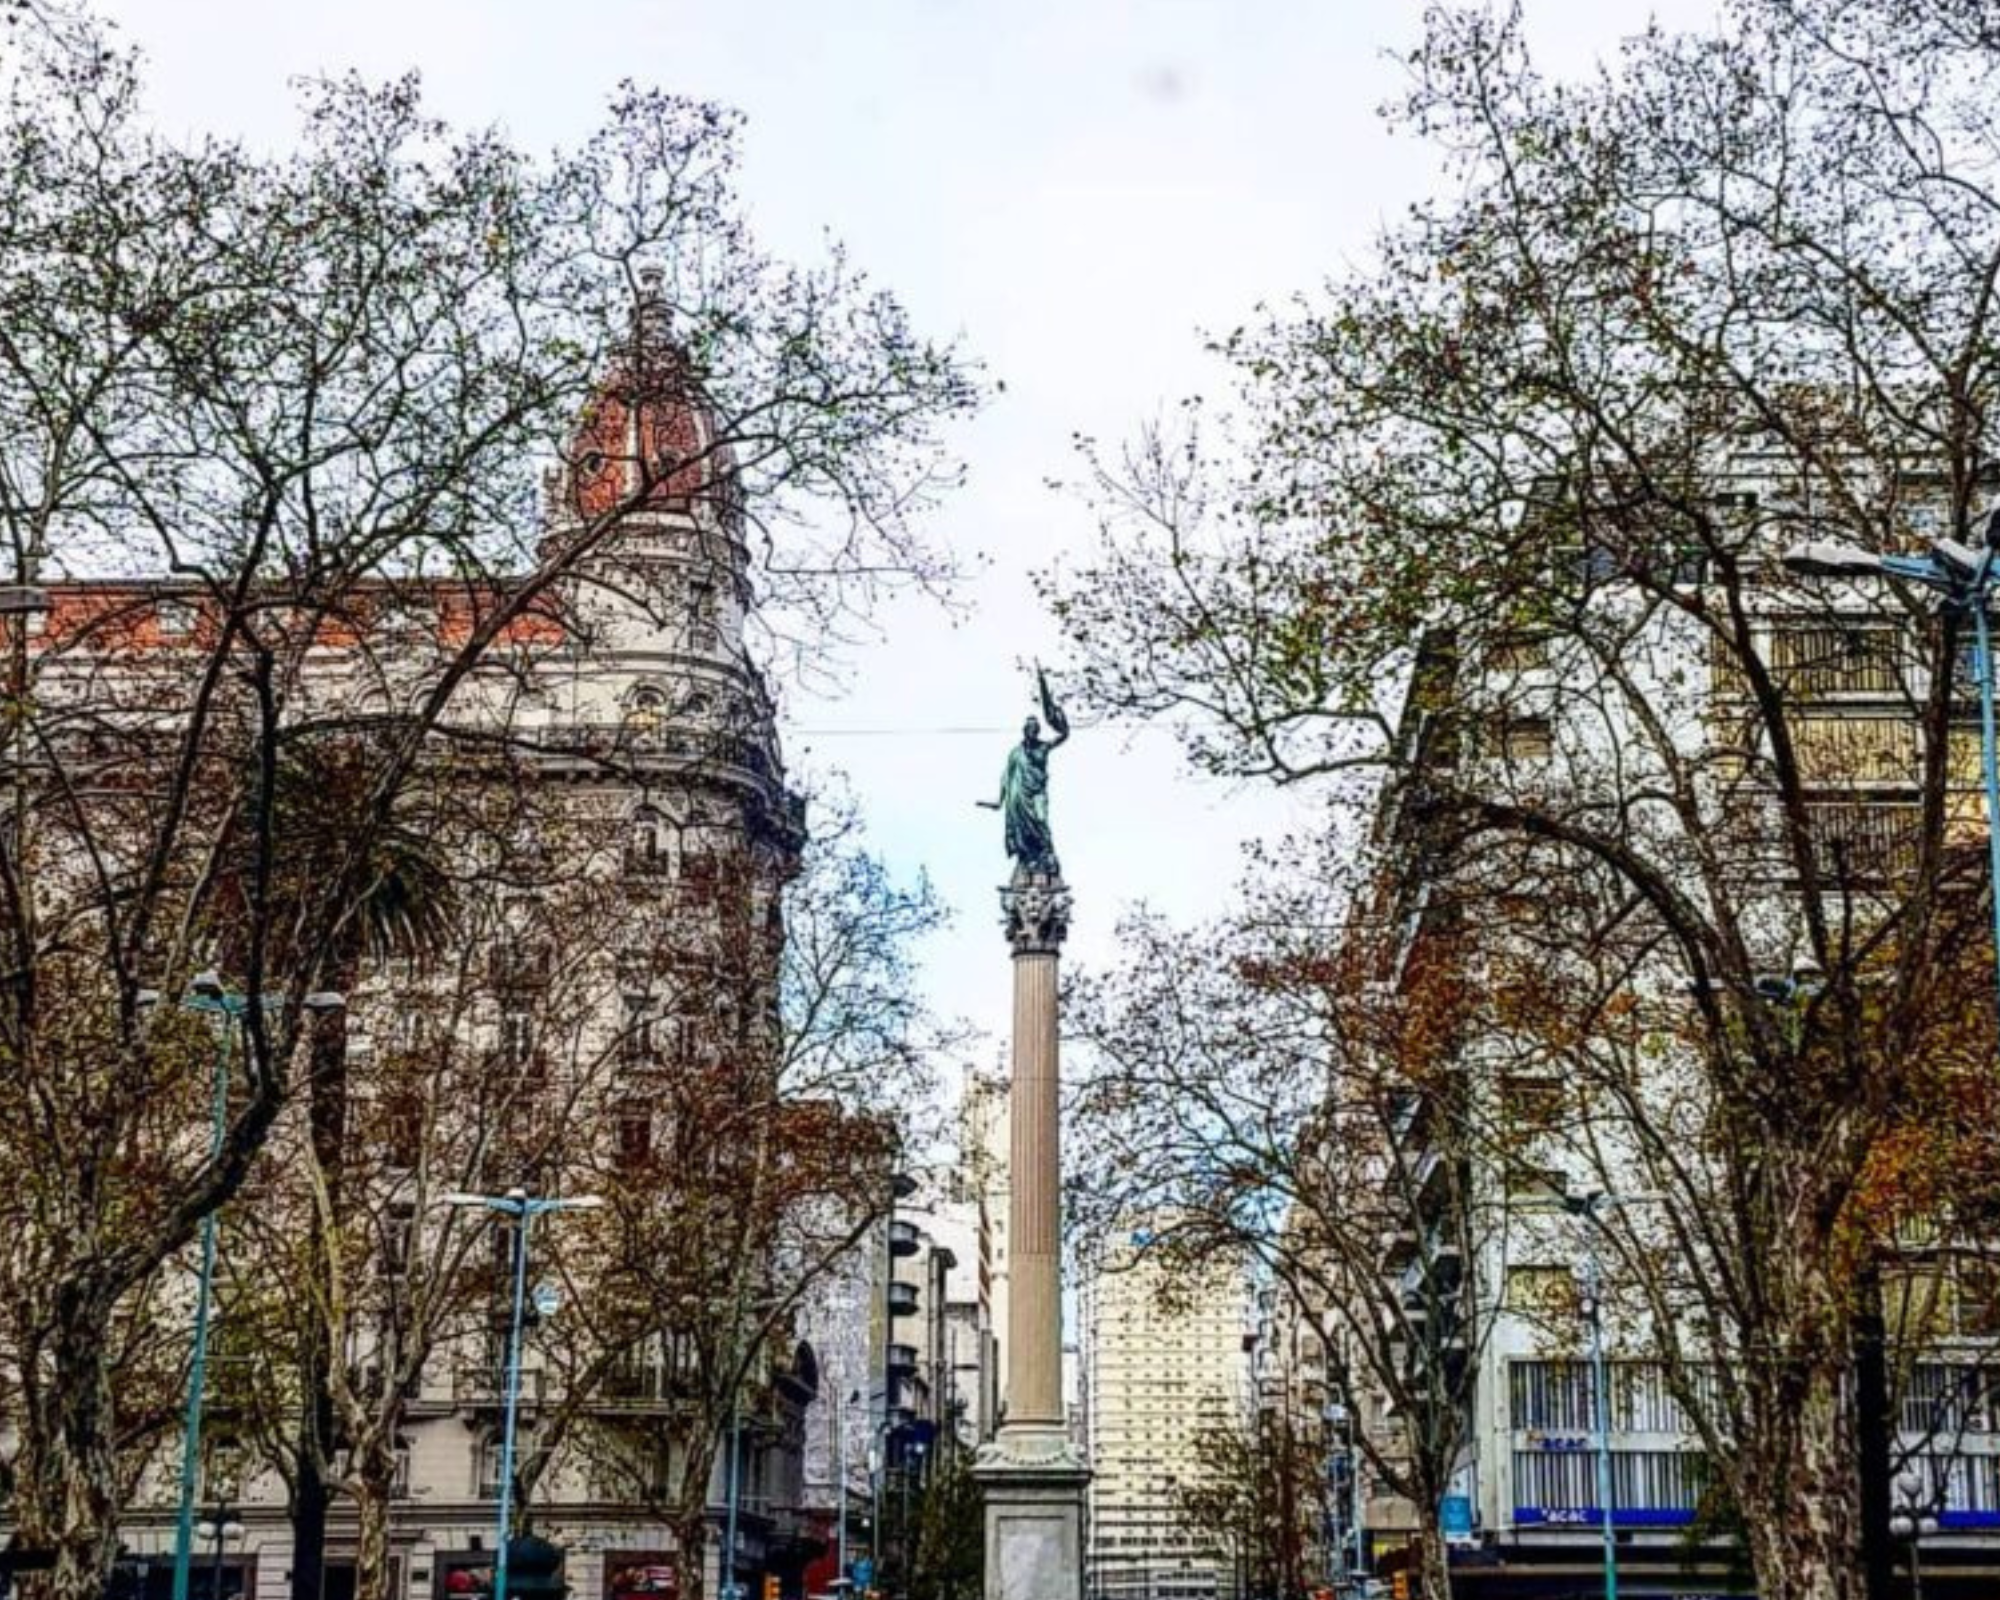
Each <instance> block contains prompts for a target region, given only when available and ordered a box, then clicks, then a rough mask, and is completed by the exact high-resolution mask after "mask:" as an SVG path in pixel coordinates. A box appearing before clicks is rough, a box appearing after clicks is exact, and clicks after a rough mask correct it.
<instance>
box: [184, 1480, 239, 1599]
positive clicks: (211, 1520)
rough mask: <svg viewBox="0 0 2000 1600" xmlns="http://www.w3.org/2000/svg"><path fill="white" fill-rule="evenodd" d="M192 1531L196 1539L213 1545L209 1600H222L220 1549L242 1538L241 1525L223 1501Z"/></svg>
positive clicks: (227, 1504)
mask: <svg viewBox="0 0 2000 1600" xmlns="http://www.w3.org/2000/svg"><path fill="white" fill-rule="evenodd" d="M194 1531H195V1535H196V1537H197V1538H201V1539H206V1540H210V1541H212V1542H213V1543H214V1546H215V1560H214V1563H213V1565H212V1566H211V1567H210V1572H211V1577H210V1579H209V1590H208V1592H209V1600H222V1547H223V1546H224V1545H225V1544H227V1543H228V1542H229V1541H230V1540H231V1539H240V1538H242V1537H243V1524H242V1523H240V1522H238V1521H237V1520H236V1518H235V1516H234V1514H233V1513H232V1512H231V1511H230V1509H229V1503H228V1502H227V1501H223V1502H221V1503H220V1504H218V1505H217V1506H216V1508H215V1509H214V1510H213V1511H212V1512H210V1513H209V1514H208V1515H207V1516H206V1517H204V1518H203V1519H202V1520H201V1521H200V1522H198V1523H196V1524H195V1529H194Z"/></svg>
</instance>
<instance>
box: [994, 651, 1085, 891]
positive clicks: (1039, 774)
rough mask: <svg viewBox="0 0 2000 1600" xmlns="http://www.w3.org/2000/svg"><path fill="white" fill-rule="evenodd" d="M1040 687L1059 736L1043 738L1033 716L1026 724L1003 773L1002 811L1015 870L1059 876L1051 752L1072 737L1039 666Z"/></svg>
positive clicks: (1037, 679)
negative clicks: (1051, 804) (1051, 812)
mask: <svg viewBox="0 0 2000 1600" xmlns="http://www.w3.org/2000/svg"><path fill="white" fill-rule="evenodd" d="M1035 687H1036V689H1037V691H1038V692H1039V695H1040V698H1041V702H1042V715H1043V716H1045V717H1047V718H1048V719H1049V726H1050V727H1051V728H1052V729H1054V730H1055V735H1056V736H1055V738H1054V739H1053V740H1045V739H1043V738H1042V726H1041V724H1040V723H1039V722H1037V721H1036V720H1035V719H1034V718H1033V717H1030V718H1028V720H1027V722H1026V723H1025V724H1023V725H1022V728H1021V742H1020V743H1019V744H1018V745H1016V746H1015V747H1014V749H1013V750H1012V751H1011V752H1010V753H1009V754H1008V756H1007V770H1006V771H1005V772H1003V773H1002V774H1001V776H1000V813H1001V821H1002V822H1003V823H1004V824H1005V827H1006V836H1007V854H1008V855H1009V856H1011V857H1013V860H1014V872H1015V875H1016V876H1017V877H1018V876H1020V875H1022V874H1027V875H1030V876H1042V877H1050V878H1055V877H1060V876H1061V875H1062V865H1061V863H1060V862H1058V861H1057V859H1056V844H1055V836H1054V834H1053V833H1051V831H1050V829H1049V752H1050V751H1051V750H1053V749H1055V748H1056V746H1057V745H1060V744H1061V743H1062V742H1063V741H1064V740H1066V739H1067V738H1069V718H1068V717H1066V716H1064V715H1063V710H1062V707H1061V706H1059V705H1057V704H1056V698H1055V696H1054V695H1053V694H1051V693H1050V692H1049V680H1048V676H1047V674H1046V673H1044V672H1043V671H1042V670H1041V668H1040V667H1037V668H1036V669H1035Z"/></svg>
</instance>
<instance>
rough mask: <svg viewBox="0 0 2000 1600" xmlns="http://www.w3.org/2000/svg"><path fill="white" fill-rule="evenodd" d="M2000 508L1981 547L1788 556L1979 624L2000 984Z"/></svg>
mask: <svg viewBox="0 0 2000 1600" xmlns="http://www.w3.org/2000/svg"><path fill="white" fill-rule="evenodd" d="M1996 554H2000V510H1994V511H1991V512H1989V513H1988V514H1987V517H1986V530H1985V534H1984V537H1983V538H1982V540H1981V548H1980V549H1978V550H1973V549H1970V548H1968V547H1967V546H1965V545H1962V544H1960V543H1959V542H1958V541H1957V540H1956V539H1938V540H1935V541H1933V542H1932V544H1931V547H1930V550H1929V551H1928V552H1927V553H1926V554H1924V555H1920V556H1883V555H1876V554H1875V553H1874V552H1873V551H1872V550H1863V549H1861V548H1860V547H1859V546H1856V545H1850V544H1841V543H1839V542H1837V541H1830V540H1816V541H1810V542H1808V543H1806V544H1802V545H1798V546H1796V547H1794V548H1793V549H1790V550H1787V551H1786V552H1785V566H1786V568H1787V570H1789V571H1792V572H1796V573H1798V574H1800V575H1801V576H1802V577H1808V578H1901V579H1903V580H1904V581H1905V582H1908V583H1917V584H1921V585H1923V587H1925V588H1926V589H1929V590H1931V591H1932V592H1933V593H1936V594H1938V595H1941V596H1942V597H1943V601H1944V606H1945V609H1946V610H1948V611H1954V612H1957V613H1959V614H1961V615H1964V616H1969V617H1971V618H1972V638H1973V652H1974V653H1973V661H1972V670H1973V674H1974V676H1975V677H1977V678H1978V679H1979V754H1980V765H1981V768H1982V770H1983V774H1984V777H1985V780H1986V848H1987V855H1988V860H1989V863H1990V867H1991V871H1992V874H1993V938H1994V953H1995V957H1996V960H1995V964H1994V977H1995V982H1996V984H1997V985H2000V755H1996V747H1995V740H1994V714H1993V692H1994V691H1993V626H1992V619H1991V618H1990V617H1989V616H1988V615H1987V606H1988V604H1989V602H1990V600H1991V596H1992V594H1993V591H1994V589H1995V587H1996V586H2000V571H1996V570H1995V567H1994V557H1995V556H1996Z"/></svg>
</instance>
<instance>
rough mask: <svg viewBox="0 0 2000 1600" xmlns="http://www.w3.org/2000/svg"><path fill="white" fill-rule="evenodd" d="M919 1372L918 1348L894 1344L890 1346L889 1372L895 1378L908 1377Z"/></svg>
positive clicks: (911, 1345)
mask: <svg viewBox="0 0 2000 1600" xmlns="http://www.w3.org/2000/svg"><path fill="white" fill-rule="evenodd" d="M916 1370H917V1347H916V1346H915V1345H913V1344H892V1345H890V1346H889V1371H890V1373H891V1374H892V1375H893V1376H896V1377H906V1376H908V1375H909V1374H910V1373H913V1372H915V1371H916Z"/></svg>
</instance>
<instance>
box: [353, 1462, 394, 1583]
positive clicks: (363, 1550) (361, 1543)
mask: <svg viewBox="0 0 2000 1600" xmlns="http://www.w3.org/2000/svg"><path fill="white" fill-rule="evenodd" d="M354 1515H355V1520H356V1522H357V1524H358V1532H357V1533H356V1536H355V1544H354V1600H390V1593H389V1480H388V1479H387V1478H380V1477H379V1475H378V1474H375V1473H372V1472H371V1473H368V1474H365V1475H364V1476H363V1477H362V1478H361V1480H360V1482H359V1484H358V1485H357V1487H356V1490H355V1495H354Z"/></svg>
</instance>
